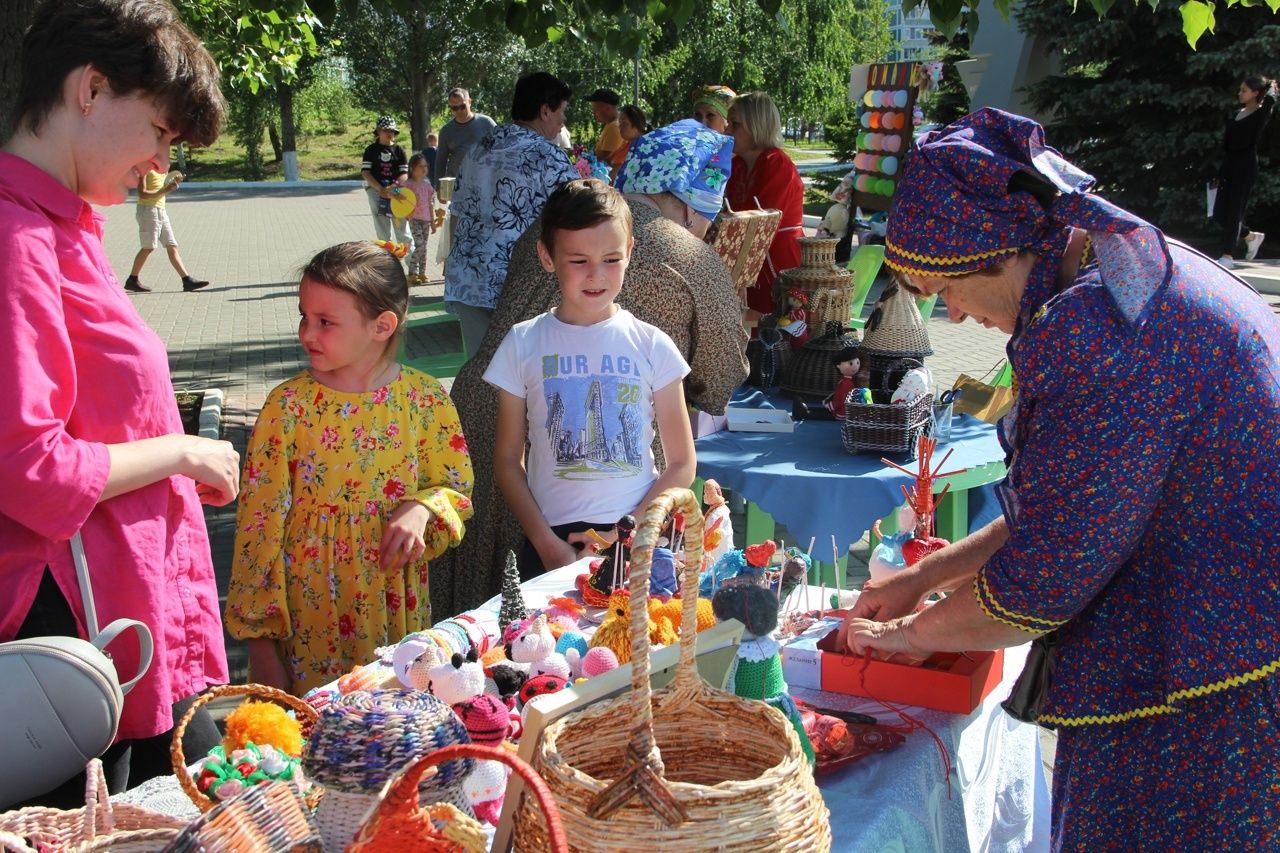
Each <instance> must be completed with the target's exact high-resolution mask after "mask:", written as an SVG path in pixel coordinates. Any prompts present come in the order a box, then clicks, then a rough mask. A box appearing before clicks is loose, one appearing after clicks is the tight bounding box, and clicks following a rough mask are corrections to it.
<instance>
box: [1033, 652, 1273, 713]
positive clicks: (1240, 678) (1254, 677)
mask: <svg viewBox="0 0 1280 853" xmlns="http://www.w3.org/2000/svg"><path fill="white" fill-rule="evenodd" d="M1277 672H1280V660H1273V661H1272V662H1271V663H1269V664H1267V665H1266V666H1260V667H1258V668H1257V669H1255V670H1251V671H1249V672H1246V673H1244V674H1243V675H1233V676H1232V677H1230V678H1225V679H1223V680H1222V681H1215V682H1213V683H1212V684H1204V685H1201V686H1199V687H1188V688H1187V689H1186V690H1175V691H1173V692H1172V693H1170V694H1169V695H1167V696H1166V697H1165V702H1167V703H1173V702H1177V701H1178V700H1180V699H1191V698H1194V697H1197V696H1208V695H1209V694H1211V693H1217V692H1219V691H1222V690H1227V689H1229V688H1232V687H1241V686H1243V685H1245V684H1248V683H1249V682H1251V681H1260V680H1262V679H1263V678H1266V677H1268V676H1270V675H1274V674H1275V673H1277ZM1181 713H1182V709H1181V708H1175V707H1173V706H1172V704H1166V705H1151V706H1148V707H1146V708H1136V709H1134V710H1132V711H1125V712H1123V713H1120V714H1102V715H1091V716H1085V717H1059V716H1056V715H1054V714H1046V715H1044V716H1042V717H1040V718H1039V720H1038V721H1039V722H1041V723H1056V724H1058V725H1060V726H1085V725H1089V724H1092V723H1123V722H1125V721H1127V720H1133V719H1137V718H1139V717H1154V716H1156V715H1157V714H1181Z"/></svg>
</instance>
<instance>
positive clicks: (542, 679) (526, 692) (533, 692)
mask: <svg viewBox="0 0 1280 853" xmlns="http://www.w3.org/2000/svg"><path fill="white" fill-rule="evenodd" d="M570 686H572V685H570V684H569V679H567V678H561V677H560V676H558V675H550V674H548V675H535V676H533V677H532V678H530V679H529V680H528V681H526V682H525V683H524V686H523V687H521V688H520V704H521V705H528V704H529V700H530V699H532V698H533V697H535V696H542V695H544V694H546V693H558V692H559V691H561V690H564V689H565V688H566V687H570Z"/></svg>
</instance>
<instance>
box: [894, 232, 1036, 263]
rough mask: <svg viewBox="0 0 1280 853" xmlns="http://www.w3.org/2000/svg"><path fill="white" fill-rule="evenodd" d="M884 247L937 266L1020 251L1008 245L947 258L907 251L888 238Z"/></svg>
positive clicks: (914, 259) (910, 258) (913, 259)
mask: <svg viewBox="0 0 1280 853" xmlns="http://www.w3.org/2000/svg"><path fill="white" fill-rule="evenodd" d="M884 248H885V251H886V252H888V251H893V252H896V253H897V254H899V255H901V256H902V257H904V258H907V259H909V260H912V261H916V262H918V263H922V264H937V265H938V266H942V267H949V266H955V265H956V264H967V263H969V262H970V261H981V260H985V259H986V258H994V257H998V256H999V255H1008V254H1012V253H1015V252H1021V251H1022V249H1020V248H1018V247H1017V246H1010V247H1009V248H1007V249H991V250H989V251H986V252H977V253H976V254H972V255H955V256H953V257H949V258H942V257H930V256H929V255H922V254H920V253H919V252H908V251H907V250H906V249H904V248H902V247H901V246H898V245H896V244H894V243H890V242H889V240H888V239H886V240H885V241H884Z"/></svg>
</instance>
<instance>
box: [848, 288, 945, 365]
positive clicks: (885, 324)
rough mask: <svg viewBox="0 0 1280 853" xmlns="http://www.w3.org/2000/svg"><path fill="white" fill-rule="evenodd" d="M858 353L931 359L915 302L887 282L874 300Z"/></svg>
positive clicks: (931, 350) (909, 295)
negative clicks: (926, 357)
mask: <svg viewBox="0 0 1280 853" xmlns="http://www.w3.org/2000/svg"><path fill="white" fill-rule="evenodd" d="M862 351H863V353H865V354H866V355H869V356H886V357H889V358H924V357H925V356H926V355H933V346H932V345H931V344H930V343H929V331H928V330H927V329H926V328H925V325H924V318H923V317H921V316H920V309H919V308H917V307H916V300H915V299H914V297H912V296H911V294H909V293H907V291H906V290H904V289H903V288H902V287H899V286H898V284H897V283H896V282H891V283H890V284H889V286H888V287H886V288H885V289H884V292H883V293H881V294H880V298H879V299H878V300H876V304H875V308H873V309H872V311H871V316H869V317H868V318H867V325H866V328H865V329H864V330H863V333H862Z"/></svg>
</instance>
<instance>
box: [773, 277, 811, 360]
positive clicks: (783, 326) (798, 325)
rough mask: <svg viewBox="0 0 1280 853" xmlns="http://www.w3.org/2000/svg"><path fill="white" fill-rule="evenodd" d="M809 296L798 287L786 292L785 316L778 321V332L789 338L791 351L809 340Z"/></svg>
mask: <svg viewBox="0 0 1280 853" xmlns="http://www.w3.org/2000/svg"><path fill="white" fill-rule="evenodd" d="M808 307H809V294H807V293H805V292H804V291H803V290H801V289H799V288H798V287H793V288H791V289H790V290H788V291H787V314H786V317H785V318H783V319H781V320H779V321H778V329H779V331H782V332H786V333H787V334H788V335H789V336H790V344H791V348H792V349H800V347H802V346H804V343H805V341H807V340H809V312H808Z"/></svg>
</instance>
